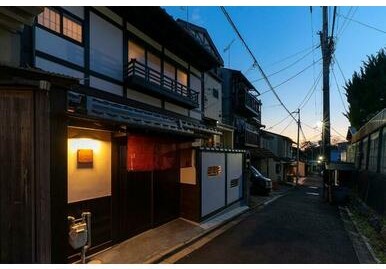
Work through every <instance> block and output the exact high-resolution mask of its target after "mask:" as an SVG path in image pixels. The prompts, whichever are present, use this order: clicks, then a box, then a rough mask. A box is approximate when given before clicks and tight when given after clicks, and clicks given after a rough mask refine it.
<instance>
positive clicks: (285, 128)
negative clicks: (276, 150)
mask: <svg viewBox="0 0 386 269" xmlns="http://www.w3.org/2000/svg"><path fill="white" fill-rule="evenodd" d="M292 121H293V119H291V120H290V122H289V123H288V125H287V126H286V127H284V129H283V130H281V132H280V133H279V134H282V133H283V132H284V131H285V130H287V128H288V127H289V126H290V125H291V123H292Z"/></svg>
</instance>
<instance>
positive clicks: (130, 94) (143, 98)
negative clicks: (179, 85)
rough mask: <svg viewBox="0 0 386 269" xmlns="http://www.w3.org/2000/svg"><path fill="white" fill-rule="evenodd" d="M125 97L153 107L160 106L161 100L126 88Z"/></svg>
mask: <svg viewBox="0 0 386 269" xmlns="http://www.w3.org/2000/svg"><path fill="white" fill-rule="evenodd" d="M127 98H130V99H132V100H135V101H138V102H141V103H145V104H148V105H151V106H155V107H161V100H160V99H158V98H155V97H152V96H150V95H147V94H144V93H141V92H138V91H135V90H131V89H127Z"/></svg>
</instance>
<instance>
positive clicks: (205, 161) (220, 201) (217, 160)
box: [201, 152, 225, 216]
mask: <svg viewBox="0 0 386 269" xmlns="http://www.w3.org/2000/svg"><path fill="white" fill-rule="evenodd" d="M201 156H202V157H201V182H202V186H201V188H202V189H201V193H202V195H201V203H202V206H201V216H205V215H207V214H210V213H212V212H214V211H215V210H217V209H220V208H222V207H224V206H225V171H224V170H225V154H224V153H216V152H202V155H201ZM210 166H221V169H222V172H221V173H220V174H219V175H217V176H208V167H210Z"/></svg>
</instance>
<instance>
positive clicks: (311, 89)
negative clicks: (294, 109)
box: [298, 71, 322, 108]
mask: <svg viewBox="0 0 386 269" xmlns="http://www.w3.org/2000/svg"><path fill="white" fill-rule="evenodd" d="M321 77H322V71H320V73H319V75H318V78H317V79H316V80H314V84H312V86H311V88H310V89H309V90H308V92H307V94H306V96H304V99H303V100H302V101H301V102H300V104H299V105H298V108H303V107H304V106H305V105H306V104H307V102H308V100H310V98H311V96H312V95H313V93H314V92H315V89H316V87H317V86H318V84H319V81H320V78H321ZM310 93H311V94H310ZM309 94H310V96H308V95H309ZM307 97H308V99H307ZM306 99H307V101H306ZM304 102H305V103H304ZM303 103H304V105H303Z"/></svg>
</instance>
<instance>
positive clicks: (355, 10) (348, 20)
mask: <svg viewBox="0 0 386 269" xmlns="http://www.w3.org/2000/svg"><path fill="white" fill-rule="evenodd" d="M357 11H358V7H356V8H355V9H354V11H353V12H352V14H351V17H350V19H346V18H344V19H346V22H347V23H346V24H345V27H344V29H343V27H342V31H341V32H340V37H341V36H342V35H343V33H344V31H346V29H347V28H348V26H349V25H350V22H351V21H352V18H354V16H355V13H356V12H357ZM347 17H348V16H347ZM340 37H339V38H340ZM339 38H338V36H337V38H336V39H337V41H336V42H338V39H339Z"/></svg>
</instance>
